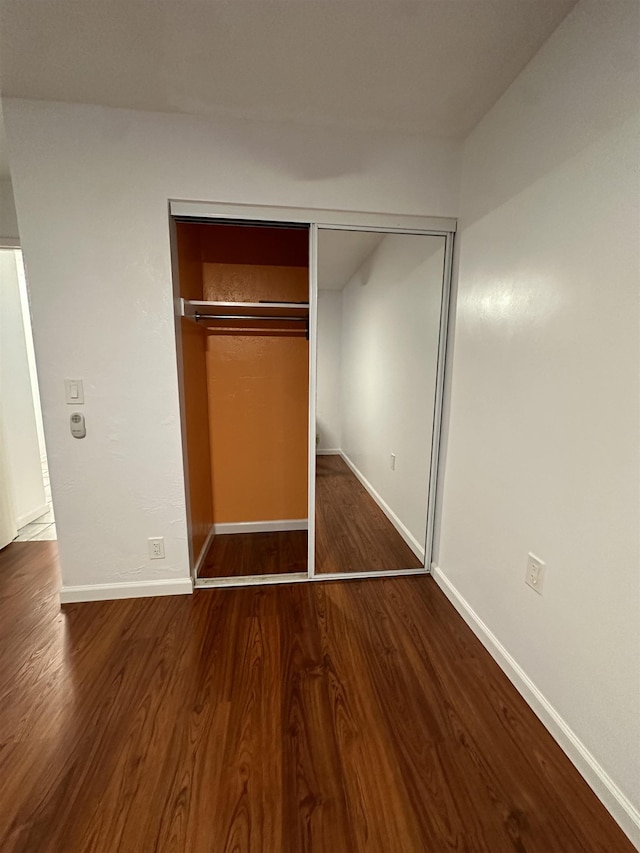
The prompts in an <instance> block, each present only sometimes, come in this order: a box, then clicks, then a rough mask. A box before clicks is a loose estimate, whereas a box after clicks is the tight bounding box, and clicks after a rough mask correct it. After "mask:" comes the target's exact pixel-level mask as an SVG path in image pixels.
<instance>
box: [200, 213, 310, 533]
mask: <svg viewBox="0 0 640 853" xmlns="http://www.w3.org/2000/svg"><path fill="white" fill-rule="evenodd" d="M200 227H201V251H202V281H203V298H204V299H205V300H220V301H230V302H236V301H238V302H258V301H260V300H262V299H266V300H271V301H274V300H277V301H283V302H306V301H308V299H309V273H308V260H307V259H308V233H307V232H306V231H287V230H286V229H271V228H268V229H267V228H251V227H233V226H217V227H216V226H208V225H203V226H200ZM206 364H207V387H208V401H209V436H210V455H211V478H212V483H213V512H214V519H215V522H216V523H232V522H249V521H274V520H284V519H305V518H307V467H308V465H307V459H308V410H309V342H308V341H307V340H306V338H305V337H304V335H302V337H299V336H297V337H290V336H267V335H261V334H246V335H245V334H242V335H238V334H233V335H224V334H209V335H207V343H206Z"/></svg>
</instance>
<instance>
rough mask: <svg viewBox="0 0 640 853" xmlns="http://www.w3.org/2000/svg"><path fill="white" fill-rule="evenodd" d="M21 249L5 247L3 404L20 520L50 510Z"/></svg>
mask: <svg viewBox="0 0 640 853" xmlns="http://www.w3.org/2000/svg"><path fill="white" fill-rule="evenodd" d="M16 261H17V257H16V252H15V251H13V250H11V249H0V405H1V406H2V422H3V440H4V442H5V444H6V451H7V452H6V454H5V456H6V461H7V463H8V466H7V467H8V474H9V478H10V481H11V495H12V499H13V508H14V513H15V517H16V524H17V526H18V527H21V526H22V525H24V524H28V523H29V522H30V521H33V519H34V518H35V517H37V516H38V515H42V514H43V513H44V512H46V510H47V502H46V498H45V493H44V483H43V479H42V467H41V464H40V446H39V443H38V432H37V426H36V413H35V410H34V404H33V393H32V388H31V377H30V374H29V361H28V355H27V344H26V339H25V329H24V324H23V315H22V305H21V299H20V284H19V280H18V270H17V266H16Z"/></svg>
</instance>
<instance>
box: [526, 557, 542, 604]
mask: <svg viewBox="0 0 640 853" xmlns="http://www.w3.org/2000/svg"><path fill="white" fill-rule="evenodd" d="M544 569H545V564H544V563H543V562H542V560H541V559H539V558H538V557H536V556H535V555H534V554H529V557H528V559H527V574H526V576H525V583H526V584H527V586H530V587H531V589H535V591H536V592H537V593H538V595H542V585H543V583H544Z"/></svg>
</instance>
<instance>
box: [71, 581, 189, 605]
mask: <svg viewBox="0 0 640 853" xmlns="http://www.w3.org/2000/svg"><path fill="white" fill-rule="evenodd" d="M192 592H193V584H192V582H191V578H171V579H168V578H163V579H162V580H155V581H131V582H129V583H97V584H87V585H86V586H63V587H62V589H61V590H60V604H71V603H72V602H76V601H113V600H114V599H118V598H149V597H150V596H155V595H191V593H192Z"/></svg>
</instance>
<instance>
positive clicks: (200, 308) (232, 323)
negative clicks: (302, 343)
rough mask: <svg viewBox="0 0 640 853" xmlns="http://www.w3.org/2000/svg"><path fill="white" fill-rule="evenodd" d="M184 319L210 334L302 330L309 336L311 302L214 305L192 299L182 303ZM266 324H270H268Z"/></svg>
mask: <svg viewBox="0 0 640 853" xmlns="http://www.w3.org/2000/svg"><path fill="white" fill-rule="evenodd" d="M181 309H182V310H181V313H182V316H183V317H186V318H187V319H188V320H192V321H193V322H194V323H197V324H199V325H201V326H206V327H207V328H208V329H209V330H210V331H216V330H219V331H222V330H226V331H227V333H229V332H233V331H236V332H241V331H242V330H245V329H248V330H254V331H256V332H258V333H263V334H269V333H270V334H274V333H278V331H279V326H278V324H281V325H282V332H283V333H285V334H287V333H291V332H292V331H294V330H296V328H299V332H300V333H301V334H304V335H305V336H307V337H308V334H309V303H308V302H211V301H198V300H192V299H182V300H181ZM264 321H267V322H266V323H265V322H264Z"/></svg>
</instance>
